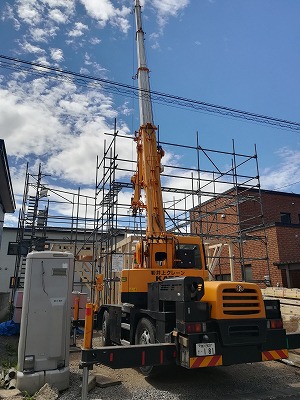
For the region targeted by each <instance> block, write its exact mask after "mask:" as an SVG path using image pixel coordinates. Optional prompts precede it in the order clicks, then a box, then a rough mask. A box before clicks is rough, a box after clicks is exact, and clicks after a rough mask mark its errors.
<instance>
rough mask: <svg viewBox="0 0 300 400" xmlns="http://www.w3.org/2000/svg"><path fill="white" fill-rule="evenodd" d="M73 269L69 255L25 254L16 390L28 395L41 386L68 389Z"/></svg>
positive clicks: (52, 252) (72, 259)
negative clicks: (46, 385)
mask: <svg viewBox="0 0 300 400" xmlns="http://www.w3.org/2000/svg"><path fill="white" fill-rule="evenodd" d="M73 268H74V257H73V254H71V253H60V252H54V251H41V252H32V253H29V254H28V255H27V259H26V271H25V284H24V296H23V307H22V317H21V331H20V340H19V349H18V367H17V370H18V371H17V388H18V389H19V390H21V391H27V392H28V394H29V395H32V394H34V393H35V392H36V391H37V390H39V389H40V388H41V387H42V386H44V384H45V383H49V384H50V385H53V386H55V387H57V388H58V389H59V390H64V389H67V388H68V387H69V375H70V370H69V351H70V349H69V346H70V326H71V325H70V324H71V298H72V297H71V294H72V282H73Z"/></svg>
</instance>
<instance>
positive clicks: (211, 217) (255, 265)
mask: <svg viewBox="0 0 300 400" xmlns="http://www.w3.org/2000/svg"><path fill="white" fill-rule="evenodd" d="M261 203H262V208H263V215H262V212H261ZM238 213H239V219H238V217H237V215H238ZM280 213H289V214H290V215H291V224H282V223H281V214H280ZM299 215H300V196H299V195H294V194H287V193H283V192H274V191H262V192H261V202H260V199H259V197H258V191H255V190H254V191H251V190H250V191H246V192H243V193H240V194H239V196H238V198H237V197H236V195H235V193H234V192H232V193H228V192H227V193H224V194H221V195H219V196H218V197H217V198H215V199H213V200H211V201H208V202H206V203H204V204H203V205H201V211H200V212H194V213H192V214H191V217H192V220H193V219H196V220H195V221H194V222H193V223H192V232H194V233H196V232H197V233H200V232H202V233H203V236H204V238H206V239H207V240H208V242H209V243H218V242H222V243H234V245H233V247H232V248H233V252H234V257H235V277H234V278H235V280H241V279H242V272H241V270H242V268H241V254H243V256H244V260H245V264H248V265H251V267H252V279H253V280H257V281H263V280H264V277H265V276H267V275H269V270H270V278H271V281H272V284H273V285H274V286H276V285H279V286H286V284H287V280H286V274H285V271H283V270H281V269H279V268H278V266H276V265H274V263H280V262H281V263H284V262H288V261H289V262H292V263H294V264H295V263H296V262H297V261H300V223H299ZM262 216H263V217H264V222H265V224H266V236H267V246H266V244H265V241H264V230H262V229H260V228H258V227H259V226H262V222H263V219H262ZM197 218H198V219H199V220H201V222H199V221H197ZM239 222H240V225H239ZM240 229H241V231H240ZM243 235H245V237H244V238H243ZM241 239H242V240H241ZM266 249H267V251H266ZM226 252H227V253H226ZM267 254H268V257H269V269H268V263H267V261H266V260H265V259H266V255H267ZM214 273H215V275H219V274H229V273H230V269H229V260H228V250H225V251H224V250H223V251H222V254H221V259H220V260H219V262H218V266H217V267H216V268H215V271H214ZM292 281H293V284H294V287H300V270H297V271H292Z"/></svg>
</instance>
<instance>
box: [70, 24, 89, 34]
mask: <svg viewBox="0 0 300 400" xmlns="http://www.w3.org/2000/svg"><path fill="white" fill-rule="evenodd" d="M87 29H88V26H87V25H84V24H83V23H81V22H76V23H75V26H74V29H72V30H71V31H69V33H68V36H71V37H79V36H83V35H84V31H85V30H87Z"/></svg>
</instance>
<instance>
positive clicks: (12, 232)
mask: <svg viewBox="0 0 300 400" xmlns="http://www.w3.org/2000/svg"><path fill="white" fill-rule="evenodd" d="M16 237H17V228H6V227H4V228H3V234H2V242H1V247H0V293H7V292H10V289H9V280H10V277H11V276H13V275H14V270H15V262H16V256H9V255H7V250H8V244H9V242H15V241H16Z"/></svg>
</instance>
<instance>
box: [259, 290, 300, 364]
mask: <svg viewBox="0 0 300 400" xmlns="http://www.w3.org/2000/svg"><path fill="white" fill-rule="evenodd" d="M262 293H263V297H264V298H265V299H267V298H268V299H274V298H276V299H278V300H279V301H280V309H281V315H282V320H283V325H284V328H285V329H286V331H287V333H294V332H300V289H287V288H271V287H270V288H266V289H263V290H262ZM289 361H290V362H291V363H292V364H293V365H296V366H297V367H300V349H297V350H290V351H289Z"/></svg>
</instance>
